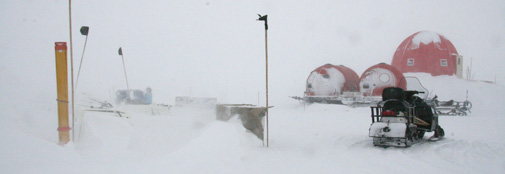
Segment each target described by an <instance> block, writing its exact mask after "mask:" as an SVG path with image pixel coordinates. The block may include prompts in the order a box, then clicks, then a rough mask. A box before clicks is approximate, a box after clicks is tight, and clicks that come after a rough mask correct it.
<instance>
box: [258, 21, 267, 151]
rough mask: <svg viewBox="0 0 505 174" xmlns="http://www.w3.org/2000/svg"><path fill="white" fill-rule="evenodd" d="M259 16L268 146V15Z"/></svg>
mask: <svg viewBox="0 0 505 174" xmlns="http://www.w3.org/2000/svg"><path fill="white" fill-rule="evenodd" d="M258 16H259V18H258V21H265V67H266V68H265V71H266V73H265V75H266V93H265V95H266V108H267V109H266V123H267V124H266V128H267V147H268V146H269V143H268V140H269V137H268V131H269V128H268V34H267V33H268V32H267V31H268V20H267V18H268V15H264V16H261V15H259V14H258Z"/></svg>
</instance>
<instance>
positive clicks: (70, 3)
mask: <svg viewBox="0 0 505 174" xmlns="http://www.w3.org/2000/svg"><path fill="white" fill-rule="evenodd" d="M68 21H69V22H68V23H69V25H70V26H69V28H70V75H71V76H72V77H71V81H72V82H71V83H72V84H71V85H72V142H74V138H75V136H74V133H75V132H74V130H75V129H74V128H75V127H74V125H75V114H74V112H75V110H74V106H75V105H74V49H73V48H72V46H73V45H74V44H72V0H68Z"/></svg>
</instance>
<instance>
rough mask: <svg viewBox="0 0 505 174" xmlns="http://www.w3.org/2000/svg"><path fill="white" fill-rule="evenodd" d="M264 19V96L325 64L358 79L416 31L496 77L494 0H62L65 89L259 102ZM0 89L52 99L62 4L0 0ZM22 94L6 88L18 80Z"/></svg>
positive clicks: (503, 19) (502, 11)
mask: <svg viewBox="0 0 505 174" xmlns="http://www.w3.org/2000/svg"><path fill="white" fill-rule="evenodd" d="M258 13H259V14H268V15H269V30H268V51H269V86H270V90H269V93H270V96H271V97H272V98H271V103H273V105H275V103H279V102H282V101H284V100H290V99H289V98H288V96H294V95H298V96H300V95H302V94H303V91H304V89H305V88H304V87H305V80H306V78H307V76H308V75H309V73H310V72H311V71H312V70H313V69H315V68H317V67H318V66H321V65H323V64H326V63H331V64H336V65H345V66H347V67H350V68H352V69H353V70H355V71H356V73H358V74H359V75H361V73H362V72H363V71H364V70H365V69H366V68H368V67H370V66H373V65H375V64H377V63H380V62H385V63H391V59H392V56H393V54H394V51H395V50H396V48H397V47H398V45H399V44H400V43H401V42H402V41H403V40H404V39H405V38H407V37H408V36H410V35H411V34H413V33H415V32H418V31H423V30H428V31H434V32H437V33H439V34H441V35H444V36H445V37H447V38H448V39H449V40H450V41H451V42H452V43H453V44H454V46H455V47H456V49H457V51H458V52H459V53H460V54H461V55H463V56H464V58H465V59H464V65H465V67H466V66H469V65H470V60H471V62H472V66H473V76H474V78H476V79H480V80H491V81H494V80H495V77H496V80H497V81H498V83H500V84H502V85H503V84H505V70H503V69H502V67H503V66H504V65H505V1H503V0H490V1H458V0H450V1H448V0H444V1H439V0H428V1H392V0H391V1H336V0H328V1H249V0H247V1H233V0H223V1H211V0H209V1H204V0H190V1H166V0H155V1H119V0H117V1H98V0H87V1H73V2H72V27H73V28H72V29H73V30H72V31H73V43H74V45H73V56H74V75H75V76H76V75H77V69H78V67H79V61H80V59H81V55H82V52H83V46H84V41H85V37H84V36H81V35H80V33H79V28H80V27H81V26H89V27H90V32H89V37H88V42H87V47H86V52H85V55H84V61H83V64H82V70H81V75H80V79H79V86H77V92H78V93H80V92H86V93H92V94H94V95H97V96H99V97H101V98H108V97H109V95H110V94H111V91H112V90H114V89H120V88H121V89H124V88H126V82H125V78H124V72H123V66H122V62H121V57H120V56H119V55H118V54H117V50H118V48H119V47H123V53H124V59H125V66H126V70H127V75H128V80H129V84H130V88H136V89H145V88H146V87H148V86H149V87H151V88H153V95H154V101H155V102H162V103H173V102H174V99H175V96H188V95H189V96H194V97H217V98H218V102H220V103H252V104H257V102H258V94H260V102H259V103H260V104H263V103H264V102H263V101H264V97H263V96H264V94H265V52H264V51H265V37H264V36H265V32H264V28H263V23H261V22H258V21H256V19H257V17H258V16H257V14H258ZM0 38H1V39H0V84H1V86H0V89H1V91H2V93H5V96H7V97H13V98H19V96H25V97H22V98H27V97H30V98H34V99H33V101H37V102H45V101H47V102H54V98H55V97H56V81H55V67H54V42H57V41H65V42H69V41H70V39H69V20H68V1H63V0H41V1H34V0H20V1H0ZM25 85H28V86H33V91H17V90H16V89H17V88H18V87H19V86H25Z"/></svg>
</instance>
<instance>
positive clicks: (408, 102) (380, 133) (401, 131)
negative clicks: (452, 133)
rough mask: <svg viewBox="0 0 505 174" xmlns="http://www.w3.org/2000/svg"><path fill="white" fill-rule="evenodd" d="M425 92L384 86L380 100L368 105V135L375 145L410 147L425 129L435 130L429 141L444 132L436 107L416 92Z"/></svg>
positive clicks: (428, 130)
mask: <svg viewBox="0 0 505 174" xmlns="http://www.w3.org/2000/svg"><path fill="white" fill-rule="evenodd" d="M410 84H411V82H409V85H410ZM424 93H425V92H424V91H418V90H403V89H402V88H398V87H388V88H385V89H384V90H383V92H382V101H381V102H379V103H378V104H377V106H372V107H370V108H371V113H372V114H371V117H372V124H371V125H370V129H369V131H370V132H369V137H372V138H373V145H374V146H382V147H390V146H393V147H409V146H411V145H413V144H416V143H418V142H420V141H422V140H423V137H424V134H425V132H434V135H433V136H432V137H431V138H430V139H429V140H431V141H436V140H439V139H440V138H442V137H443V136H444V130H443V129H442V127H440V125H439V124H438V114H437V112H436V109H435V107H434V106H433V105H429V104H428V103H426V102H425V100H424V99H423V98H421V97H420V96H418V95H419V94H424Z"/></svg>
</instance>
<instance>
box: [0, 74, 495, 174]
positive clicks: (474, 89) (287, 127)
mask: <svg viewBox="0 0 505 174" xmlns="http://www.w3.org/2000/svg"><path fill="white" fill-rule="evenodd" d="M409 75H410V76H412V75H417V76H419V77H420V79H421V81H424V82H426V83H424V85H425V87H426V88H428V89H430V91H432V93H436V94H437V95H438V96H439V97H440V99H455V100H465V99H466V91H467V90H468V99H469V100H471V101H472V102H473V104H474V108H473V109H472V113H471V114H470V115H469V116H441V117H440V125H442V127H443V128H444V129H445V134H446V137H445V138H444V139H442V140H440V141H437V142H429V141H424V142H421V143H419V144H415V145H413V146H412V147H409V148H382V147H374V146H373V145H372V139H371V138H370V137H368V134H369V131H368V130H369V128H370V123H371V118H370V109H369V108H367V107H363V108H350V107H347V106H342V105H323V104H313V105H308V106H304V105H302V104H300V103H298V102H297V101H295V100H293V101H291V100H287V102H286V103H283V104H280V105H277V106H275V107H274V108H272V109H270V112H269V128H270V129H269V142H268V143H269V147H266V146H265V145H264V143H263V142H262V141H261V140H259V139H257V138H256V136H254V135H253V134H252V133H250V132H247V131H246V130H245V128H244V127H242V125H241V123H240V120H238V118H237V117H234V118H232V119H231V120H230V121H228V122H222V121H217V120H215V112H214V110H213V109H201V108H200V109H197V108H191V107H189V108H188V107H174V108H171V111H170V113H168V114H164V115H152V114H146V113H142V112H129V113H128V114H129V116H130V118H128V119H127V118H120V117H117V116H114V115H113V114H110V113H98V112H85V113H84V114H82V115H83V116H82V119H80V120H78V122H77V124H76V125H77V126H76V130H75V131H76V132H80V133H79V136H78V137H77V138H76V140H75V141H74V142H73V143H72V142H70V143H69V144H67V145H66V146H64V147H62V146H59V145H57V140H56V135H57V132H56V127H57V125H55V124H54V122H55V121H54V120H55V119H56V114H55V111H54V109H48V108H45V107H41V106H38V105H35V104H32V105H31V107H30V109H29V110H26V112H24V113H23V112H17V110H16V109H15V108H4V109H3V110H4V112H5V113H10V114H7V115H3V116H2V117H1V118H0V119H1V121H0V124H1V126H0V130H1V131H2V132H3V134H0V140H1V142H2V143H0V147H1V148H0V154H1V155H0V169H1V170H2V171H3V172H5V173H314V172H315V173H405V172H409V173H440V172H442V173H503V172H505V141H504V140H505V135H504V134H502V133H501V130H502V129H503V122H505V117H503V113H504V112H505V109H504V108H503V107H502V106H504V105H505V102H504V100H502V99H503V98H504V97H505V93H504V92H503V91H504V90H505V87H504V86H500V85H497V84H489V83H484V82H477V81H475V82H474V81H465V80H459V79H456V78H455V77H451V76H443V77H437V78H433V77H431V76H429V75H427V74H407V76H409ZM442 82H443V83H444V84H445V85H443V84H441V83H442ZM448 82H450V83H448ZM447 84H449V85H447ZM482 89H486V90H482ZM4 103H5V102H4ZM124 107H127V106H123V109H125V108H124ZM119 108H121V107H119ZM431 135H432V134H431V133H427V134H426V135H425V139H427V138H428V137H429V136H431ZM265 143H266V142H265Z"/></svg>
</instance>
